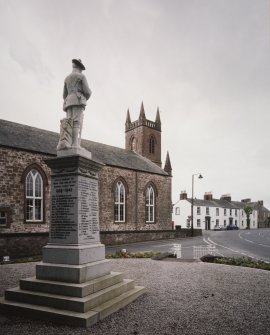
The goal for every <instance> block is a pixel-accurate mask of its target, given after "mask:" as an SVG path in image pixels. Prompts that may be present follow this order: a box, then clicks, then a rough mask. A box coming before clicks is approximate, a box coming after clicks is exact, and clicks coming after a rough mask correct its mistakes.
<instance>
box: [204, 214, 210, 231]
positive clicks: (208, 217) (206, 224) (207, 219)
mask: <svg viewBox="0 0 270 335" xmlns="http://www.w3.org/2000/svg"><path fill="white" fill-rule="evenodd" d="M210 229H211V217H210V216H206V217H205V230H210Z"/></svg>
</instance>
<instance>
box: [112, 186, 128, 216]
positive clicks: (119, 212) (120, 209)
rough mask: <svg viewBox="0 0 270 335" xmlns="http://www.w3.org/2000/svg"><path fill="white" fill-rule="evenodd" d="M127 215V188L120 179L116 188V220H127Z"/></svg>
mask: <svg viewBox="0 0 270 335" xmlns="http://www.w3.org/2000/svg"><path fill="white" fill-rule="evenodd" d="M125 216H126V190H125V186H124V184H123V183H122V182H121V181H118V182H117V183H116V185H115V190H114V221H115V222H125V221H126V220H125Z"/></svg>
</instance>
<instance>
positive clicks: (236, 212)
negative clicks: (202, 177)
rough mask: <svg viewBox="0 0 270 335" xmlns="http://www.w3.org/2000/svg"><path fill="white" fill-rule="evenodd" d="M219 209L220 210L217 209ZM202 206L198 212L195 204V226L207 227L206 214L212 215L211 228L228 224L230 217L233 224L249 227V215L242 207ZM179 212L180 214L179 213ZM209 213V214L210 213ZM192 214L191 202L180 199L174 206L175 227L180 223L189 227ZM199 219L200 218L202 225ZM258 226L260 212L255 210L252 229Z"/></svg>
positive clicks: (251, 222)
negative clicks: (247, 215)
mask: <svg viewBox="0 0 270 335" xmlns="http://www.w3.org/2000/svg"><path fill="white" fill-rule="evenodd" d="M217 209H218V211H217ZM208 210H209V212H206V211H207V208H206V206H201V207H200V214H198V212H197V206H194V219H193V226H194V228H201V229H205V216H210V217H211V222H210V229H214V227H215V225H219V226H220V227H224V226H228V225H229V223H230V218H231V219H232V221H233V224H236V225H237V226H238V227H239V229H246V227H247V217H246V214H245V212H244V210H242V209H239V208H238V209H229V208H218V207H208ZM178 213H179V214H178ZM208 213H209V214H208ZM190 216H191V203H190V202H189V201H187V200H178V201H177V202H176V203H175V204H174V206H173V215H172V218H173V222H174V227H175V226H176V225H180V226H181V227H182V228H189V227H190V226H188V224H187V222H188V218H189V217H190ZM198 220H200V221H199V222H200V225H199V222H198ZM257 228H258V213H257V210H253V212H252V214H251V216H250V229H257Z"/></svg>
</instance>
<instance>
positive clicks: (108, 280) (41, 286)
mask: <svg viewBox="0 0 270 335" xmlns="http://www.w3.org/2000/svg"><path fill="white" fill-rule="evenodd" d="M122 281H123V274H122V273H119V272H111V273H110V274H108V275H106V276H102V277H100V278H96V279H93V280H89V281H87V282H85V283H78V284H75V283H65V282H59V281H50V280H41V279H37V278H36V277H32V278H26V279H21V280H20V288H21V289H22V290H28V291H36V292H43V293H52V294H58V295H67V296H70V297H78V298H82V297H85V296H86V295H89V294H92V293H95V292H98V291H100V290H102V289H105V288H107V287H110V286H112V285H115V284H118V283H120V282H122Z"/></svg>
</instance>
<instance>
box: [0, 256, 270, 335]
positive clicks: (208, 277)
mask: <svg viewBox="0 0 270 335" xmlns="http://www.w3.org/2000/svg"><path fill="white" fill-rule="evenodd" d="M112 262H113V269H114V271H120V272H124V274H125V277H126V278H130V279H131V278H132V279H135V280H136V283H137V284H138V285H143V286H145V287H146V288H147V293H146V294H145V295H143V296H142V297H140V298H139V299H137V300H136V301H135V302H133V303H132V304H130V305H129V306H127V307H126V308H125V309H123V310H120V311H119V312H117V313H115V314H113V315H111V316H109V317H107V318H106V319H105V320H103V321H101V322H99V323H97V324H96V325H94V326H92V327H91V328H88V329H84V328H72V327H66V326H57V325H53V324H49V323H48V322H46V323H45V322H41V321H40V322H39V321H29V320H26V319H23V318H18V317H14V316H10V317H5V316H1V315H0V334H1V335H2V334H3V335H4V334H5V335H11V334H12V335H16V334H20V335H24V334H25V335H26V334H27V335H30V334H33V335H34V334H35V335H41V334H42V335H43V334H45V335H55V334H57V335H58V334H59V335H61V334H63V335H64V334H65V335H71V334H72V335H77V334H87V335H90V334H95V335H107V334H109V335H124V334H131V335H135V334H141V335H148V334H149V335H152V334H153V335H165V334H167V335H169V334H179V335H180V334H181V335H185V334H189V335H197V334H198V335H199V334H204V335H212V334H215V335H216V334H218V335H223V334H230V335H238V334H241V335H249V334H250V335H255V334H256V335H267V334H268V335H269V334H270V272H267V271H263V270H256V269H249V268H240V267H233V266H226V265H217V264H209V263H208V264H207V263H183V262H174V261H166V262H165V261H153V260H149V259H125V260H123V259H121V260H112ZM34 273H35V263H26V264H15V265H2V266H0V279H1V281H0V295H3V293H4V290H5V289H7V288H10V287H14V286H17V284H18V280H19V279H20V278H21V277H30V276H33V275H34Z"/></svg>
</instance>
